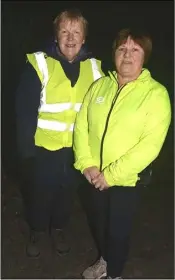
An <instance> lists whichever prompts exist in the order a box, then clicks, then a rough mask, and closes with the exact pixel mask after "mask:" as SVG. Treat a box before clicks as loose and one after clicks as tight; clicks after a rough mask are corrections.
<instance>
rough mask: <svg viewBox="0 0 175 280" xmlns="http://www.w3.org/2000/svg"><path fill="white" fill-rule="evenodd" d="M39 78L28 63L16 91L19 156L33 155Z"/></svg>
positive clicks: (39, 86) (39, 85)
mask: <svg viewBox="0 0 175 280" xmlns="http://www.w3.org/2000/svg"><path fill="white" fill-rule="evenodd" d="M40 91H41V82H40V79H39V77H38V75H37V73H36V71H35V69H34V68H33V66H32V65H31V64H30V63H27V65H26V69H25V71H24V73H23V74H22V77H21V81H20V84H19V86H18V88H17V92H16V104H15V105H16V106H15V107H16V108H15V110H16V125H17V145H18V151H19V154H20V157H21V158H30V157H32V156H34V155H35V140H34V135H35V131H36V127H37V117H38V107H39V104H40Z"/></svg>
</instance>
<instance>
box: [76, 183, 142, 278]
mask: <svg viewBox="0 0 175 280" xmlns="http://www.w3.org/2000/svg"><path fill="white" fill-rule="evenodd" d="M79 193H80V197H81V200H82V203H83V206H84V209H85V212H86V214H87V220H88V223H89V226H90V229H91V232H92V235H93V238H94V240H95V243H96V246H97V249H98V251H99V256H102V257H103V258H104V260H106V261H107V274H108V276H110V277H112V278H115V277H119V276H121V273H122V270H123V268H124V264H125V262H126V260H127V256H128V252H129V238H130V233H131V228H132V220H133V216H134V213H135V210H136V205H137V201H138V189H137V187H118V186H115V187H111V188H109V189H108V190H105V191H99V190H97V189H95V187H94V186H92V185H90V184H89V183H88V182H85V183H84V184H83V185H82V186H81V187H80V189H79Z"/></svg>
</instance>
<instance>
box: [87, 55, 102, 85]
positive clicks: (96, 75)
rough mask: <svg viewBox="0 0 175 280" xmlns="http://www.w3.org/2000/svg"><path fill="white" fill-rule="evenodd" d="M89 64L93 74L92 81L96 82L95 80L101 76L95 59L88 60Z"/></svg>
mask: <svg viewBox="0 0 175 280" xmlns="http://www.w3.org/2000/svg"><path fill="white" fill-rule="evenodd" d="M90 61H91V64H92V72H93V76H94V81H96V80H97V79H99V78H100V77H101V76H102V75H101V73H100V71H99V69H98V65H97V61H96V59H95V58H91V59H90Z"/></svg>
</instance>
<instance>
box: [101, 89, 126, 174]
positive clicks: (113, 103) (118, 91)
mask: <svg viewBox="0 0 175 280" xmlns="http://www.w3.org/2000/svg"><path fill="white" fill-rule="evenodd" d="M125 86H126V84H125V85H124V86H121V87H120V88H119V89H118V90H117V92H116V94H115V96H114V99H113V101H112V104H111V108H110V110H109V113H108V115H107V118H106V124H105V128H104V132H103V136H102V139H101V147H100V172H102V166H103V144H104V139H105V136H106V133H107V129H108V124H109V119H110V116H111V113H112V110H113V108H114V105H115V103H116V101H117V98H118V96H119V94H120V92H121V90H122V89H123V88H124V87H125Z"/></svg>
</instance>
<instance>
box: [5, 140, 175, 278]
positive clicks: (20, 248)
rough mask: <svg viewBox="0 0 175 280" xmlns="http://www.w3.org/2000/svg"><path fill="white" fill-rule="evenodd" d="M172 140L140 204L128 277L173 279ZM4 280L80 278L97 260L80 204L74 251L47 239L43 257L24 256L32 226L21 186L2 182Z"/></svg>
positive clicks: (74, 226)
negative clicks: (61, 251)
mask: <svg viewBox="0 0 175 280" xmlns="http://www.w3.org/2000/svg"><path fill="white" fill-rule="evenodd" d="M170 145H172V139H171V140H169V141H167V144H166V145H165V147H164V149H163V151H162V152H161V155H160V157H159V159H158V160H157V161H156V162H155V164H154V172H153V180H152V183H151V185H150V186H149V187H148V188H145V189H143V190H142V200H141V205H140V208H139V210H138V214H137V217H136V220H135V223H134V226H133V232H132V238H131V249H130V254H129V258H128V261H127V263H126V266H125V269H124V271H123V275H122V276H123V278H130V279H146V278H149V279H150V278H152V279H174V260H173V257H174V232H173V229H174V204H173V203H174V188H173V151H172V146H171V148H170ZM2 183H3V184H4V185H3V186H4V189H5V190H4V194H3V196H2V207H1V208H2V222H1V225H2V227H1V228H2V242H1V248H2V257H1V262H2V264H1V278H2V279H21V278H23V279H63V278H64V279H73V278H74V279H79V278H81V273H82V271H83V270H84V269H85V268H86V267H87V266H88V265H90V264H91V263H92V262H93V261H94V260H95V258H96V253H97V252H96V249H95V245H94V243H93V240H92V237H91V234H90V231H89V228H88V225H87V221H86V217H85V214H84V212H83V210H82V208H81V205H80V202H79V199H78V197H77V198H76V200H75V205H74V208H73V214H72V219H71V223H70V225H69V236H70V240H71V244H72V250H71V252H70V253H69V254H68V255H67V256H64V257H59V256H56V255H55V253H54V250H53V249H52V246H51V243H50V239H49V237H48V236H47V235H46V241H45V244H44V245H43V248H42V252H41V256H40V257H39V258H38V259H29V258H27V256H26V254H25V243H26V241H27V237H28V227H27V225H26V223H25V222H24V220H23V210H22V209H23V207H22V199H21V195H20V192H19V189H18V184H16V183H14V182H13V181H11V180H9V179H8V178H6V179H5V181H3V182H2Z"/></svg>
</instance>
